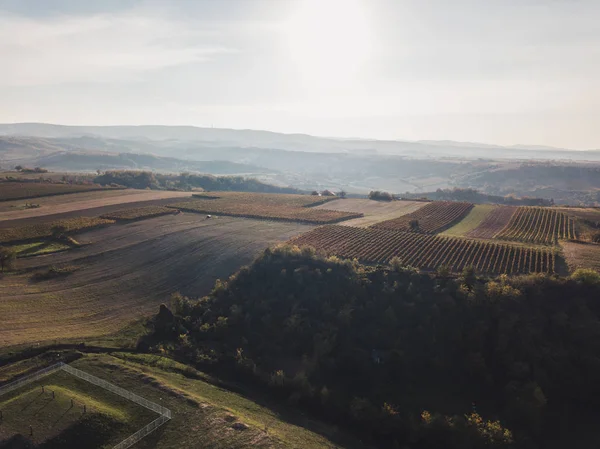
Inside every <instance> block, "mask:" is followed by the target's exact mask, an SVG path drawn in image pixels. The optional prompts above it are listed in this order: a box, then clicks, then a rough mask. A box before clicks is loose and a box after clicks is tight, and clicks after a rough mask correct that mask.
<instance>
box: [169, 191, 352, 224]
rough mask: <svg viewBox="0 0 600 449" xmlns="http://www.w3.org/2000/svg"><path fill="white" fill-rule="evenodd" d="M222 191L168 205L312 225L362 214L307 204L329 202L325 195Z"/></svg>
mask: <svg viewBox="0 0 600 449" xmlns="http://www.w3.org/2000/svg"><path fill="white" fill-rule="evenodd" d="M223 193H224V192H217V193H216V194H211V195H200V194H198V195H194V199H193V200H191V201H186V202H182V203H175V204H172V205H170V206H169V207H173V208H177V209H179V210H183V211H187V212H197V213H202V214H216V215H226V216H230V217H244V218H255V219H268V220H279V221H297V222H301V223H310V224H326V223H337V222H340V221H343V220H348V219H352V218H359V217H362V214H361V213H356V212H343V211H336V210H329V209H317V208H314V207H308V206H311V205H314V204H320V203H323V202H325V201H327V199H326V198H323V197H316V196H311V195H278V194H270V195H269V194H249V193H245V194H242V193H235V194H229V195H223ZM212 195H214V196H212Z"/></svg>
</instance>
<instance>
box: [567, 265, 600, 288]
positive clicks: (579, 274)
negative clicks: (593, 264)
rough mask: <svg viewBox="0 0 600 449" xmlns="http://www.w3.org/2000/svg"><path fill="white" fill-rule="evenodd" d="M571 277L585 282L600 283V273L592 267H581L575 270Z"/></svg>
mask: <svg viewBox="0 0 600 449" xmlns="http://www.w3.org/2000/svg"><path fill="white" fill-rule="evenodd" d="M571 279H573V280H575V281H578V282H581V283H583V284H590V285H594V284H600V273H598V272H597V271H594V270H592V269H590V268H579V269H577V270H575V271H574V272H573V274H572V275H571Z"/></svg>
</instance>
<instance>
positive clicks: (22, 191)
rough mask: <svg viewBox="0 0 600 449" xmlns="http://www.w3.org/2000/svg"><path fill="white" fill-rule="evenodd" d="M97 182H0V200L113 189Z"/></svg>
mask: <svg viewBox="0 0 600 449" xmlns="http://www.w3.org/2000/svg"><path fill="white" fill-rule="evenodd" d="M114 189H115V187H104V186H101V185H98V184H54V183H42V182H1V183H0V201H11V200H17V199H24V198H38V197H41V196H52V195H64V194H68V193H77V192H90V191H94V190H114Z"/></svg>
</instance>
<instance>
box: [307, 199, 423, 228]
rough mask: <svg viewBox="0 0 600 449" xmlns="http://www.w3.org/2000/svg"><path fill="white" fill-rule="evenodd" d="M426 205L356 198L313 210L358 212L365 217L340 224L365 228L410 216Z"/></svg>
mask: <svg viewBox="0 0 600 449" xmlns="http://www.w3.org/2000/svg"><path fill="white" fill-rule="evenodd" d="M426 204H427V203H425V202H422V201H374V200H365V199H358V198H347V199H343V200H342V199H340V200H334V201H329V202H327V203H325V204H321V205H320V206H316V207H315V209H329V210H339V211H342V212H358V213H362V214H364V215H365V216H364V217H361V218H355V219H353V220H347V221H344V222H342V223H340V224H342V225H344V226H356V227H359V228H366V227H368V226H371V225H373V224H375V223H379V222H380V221H385V220H390V219H392V218H397V217H400V216H402V215H406V214H410V213H411V212H414V211H416V210H418V209H420V208H421V207H423V206H425V205H426Z"/></svg>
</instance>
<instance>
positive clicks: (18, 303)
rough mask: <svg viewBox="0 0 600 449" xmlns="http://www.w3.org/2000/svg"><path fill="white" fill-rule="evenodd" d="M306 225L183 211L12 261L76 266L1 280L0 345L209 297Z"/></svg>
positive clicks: (115, 325) (111, 325)
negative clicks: (61, 273) (184, 298)
mask: <svg viewBox="0 0 600 449" xmlns="http://www.w3.org/2000/svg"><path fill="white" fill-rule="evenodd" d="M309 229H312V227H311V226H307V225H300V224H293V223H281V222H265V221H257V220H248V219H240V218H229V217H215V218H213V219H210V220H208V219H206V218H205V217H204V216H202V215H199V214H181V215H177V216H164V217H159V218H153V219H149V220H143V221H139V222H135V223H129V224H125V225H113V226H110V227H108V228H104V229H98V230H94V231H90V232H87V233H84V234H80V235H79V236H78V237H77V238H78V240H79V241H81V242H83V243H90V245H89V246H85V247H82V248H79V249H75V250H72V251H67V252H63V253H57V254H51V255H46V256H38V257H34V258H30V259H21V260H19V261H18V268H19V269H23V270H34V269H35V270H44V269H47V267H48V266H49V265H57V266H64V265H71V266H75V267H78V268H79V269H78V270H76V271H75V272H74V273H73V274H71V275H69V276H67V277H65V278H63V279H56V280H50V281H43V282H37V283H35V282H32V281H31V280H30V274H24V275H19V276H14V275H10V276H5V277H4V278H3V279H0V296H1V297H2V301H1V302H0V346H8V345H15V344H22V343H31V342H36V341H49V340H54V339H64V338H69V337H75V336H77V337H86V336H97V335H105V334H107V333H111V332H115V331H117V330H118V329H119V328H121V327H122V326H123V325H125V324H126V323H127V322H129V321H131V320H133V319H136V318H139V317H140V316H142V315H143V314H148V313H152V312H155V311H156V310H157V308H158V305H159V304H160V303H162V302H167V303H168V300H169V296H170V294H171V293H173V292H176V291H180V292H181V293H183V294H185V295H189V296H193V297H197V296H203V295H205V294H207V293H208V292H209V291H210V289H211V288H212V287H213V286H214V282H215V280H216V279H219V278H220V279H226V278H227V277H229V275H231V274H232V273H234V272H235V271H237V270H238V269H239V268H240V267H241V266H242V265H245V264H249V263H250V262H252V260H254V258H255V257H256V256H257V255H259V254H260V253H261V252H262V251H263V250H264V249H265V248H266V247H267V246H270V245H273V244H275V243H277V242H283V241H286V240H288V239H289V238H291V237H293V236H295V235H297V234H300V233H302V232H305V231H307V230H309Z"/></svg>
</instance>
